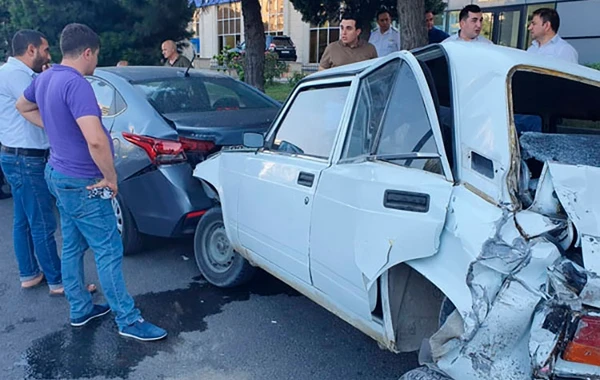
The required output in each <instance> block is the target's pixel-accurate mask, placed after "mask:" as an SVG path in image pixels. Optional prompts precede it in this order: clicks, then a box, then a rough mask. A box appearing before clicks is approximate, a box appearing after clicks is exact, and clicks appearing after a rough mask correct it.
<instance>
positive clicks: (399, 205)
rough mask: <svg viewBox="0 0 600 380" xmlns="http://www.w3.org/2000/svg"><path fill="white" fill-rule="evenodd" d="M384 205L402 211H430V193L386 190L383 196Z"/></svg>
mask: <svg viewBox="0 0 600 380" xmlns="http://www.w3.org/2000/svg"><path fill="white" fill-rule="evenodd" d="M383 207H385V208H391V209H394V210H402V211H411V212H428V211H429V194H422V193H413V192H410V191H399V190H386V191H385V194H384V196H383Z"/></svg>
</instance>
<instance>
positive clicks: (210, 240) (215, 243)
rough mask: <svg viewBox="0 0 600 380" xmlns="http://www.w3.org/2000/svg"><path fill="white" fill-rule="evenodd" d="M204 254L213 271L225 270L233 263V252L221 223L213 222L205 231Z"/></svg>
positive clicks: (221, 271)
mask: <svg viewBox="0 0 600 380" xmlns="http://www.w3.org/2000/svg"><path fill="white" fill-rule="evenodd" d="M205 236H206V240H205V245H204V255H205V257H206V259H207V262H208V263H209V264H210V266H211V267H212V269H213V270H214V271H215V272H219V273H223V272H226V271H227V270H228V269H229V268H230V267H231V264H232V263H233V258H234V257H235V252H234V251H233V248H232V247H231V244H229V239H228V238H227V234H226V233H225V226H224V225H223V223H215V224H214V225H213V226H212V227H211V228H210V229H209V230H208V232H207V233H206V235H205Z"/></svg>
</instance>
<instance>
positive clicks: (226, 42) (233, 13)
mask: <svg viewBox="0 0 600 380" xmlns="http://www.w3.org/2000/svg"><path fill="white" fill-rule="evenodd" d="M241 33H242V3H240V2H237V3H230V4H223V5H218V6H217V35H218V36H219V52H221V51H222V50H223V48H225V46H228V47H229V48H234V47H236V46H237V45H238V44H239V43H240V38H241Z"/></svg>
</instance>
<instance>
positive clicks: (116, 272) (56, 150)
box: [17, 24, 167, 341]
mask: <svg viewBox="0 0 600 380" xmlns="http://www.w3.org/2000/svg"><path fill="white" fill-rule="evenodd" d="M60 49H61V52H62V55H63V60H62V62H61V64H60V65H53V66H52V67H51V68H50V69H48V70H46V71H44V72H43V73H42V74H41V75H39V76H38V77H36V78H35V79H34V80H33V82H32V83H31V85H30V86H29V87H28V88H27V89H26V90H25V92H24V94H23V96H22V97H20V98H19V100H18V101H17V109H18V110H19V112H20V113H21V114H22V115H23V117H25V118H26V119H27V120H29V121H30V122H31V123H33V124H36V125H38V126H42V127H43V128H44V129H45V130H46V134H47V136H48V140H49V143H50V151H51V153H50V158H49V160H48V164H47V165H46V173H45V176H46V181H47V182H48V187H49V189H50V192H51V193H52V194H53V195H54V196H55V198H56V201H57V206H58V209H59V211H60V218H61V228H62V235H63V240H64V242H63V249H62V258H61V264H62V273H63V285H64V288H65V293H66V296H67V299H68V300H69V304H70V308H71V311H70V316H71V325H72V326H83V325H85V324H86V323H87V322H89V321H90V320H92V319H94V318H97V317H100V316H103V315H105V314H108V312H110V311H111V310H112V311H113V312H114V313H115V314H116V322H117V326H118V327H119V334H121V335H124V336H128V337H132V338H136V339H138V340H143V341H150V340H158V339H162V338H164V337H166V336H167V332H166V331H165V330H163V329H161V328H159V327H157V326H155V325H153V324H151V323H149V322H147V321H145V320H144V319H143V318H142V317H141V315H140V311H139V310H138V309H137V308H136V307H135V305H134V301H133V298H132V297H131V295H129V293H128V292H127V289H126V288H125V280H124V279H123V270H122V261H123V245H122V243H121V238H120V236H119V232H118V231H117V223H116V219H115V216H114V213H113V210H112V206H111V201H110V199H104V198H103V197H93V194H96V193H97V191H92V190H94V189H98V190H100V189H110V190H107V191H101V192H100V193H109V192H112V194H113V196H114V195H116V194H117V191H118V188H117V175H116V172H115V167H114V163H113V146H112V141H111V139H110V136H109V134H108V131H107V130H106V129H105V128H104V127H103V126H102V123H101V111H100V108H99V106H98V102H97V100H96V97H95V95H94V92H93V90H92V87H91V85H90V84H89V82H88V81H87V80H86V79H85V77H84V75H91V74H93V73H94V70H95V68H96V65H97V64H98V53H99V50H100V39H99V37H98V35H97V34H96V33H94V31H92V30H91V29H90V28H89V27H87V26H85V25H82V24H69V25H67V26H66V27H65V28H64V29H63V31H62V34H61V36H60ZM88 246H89V248H91V249H92V250H93V251H94V257H95V260H96V267H97V269H98V277H99V279H100V284H101V285H102V289H103V291H104V295H105V297H106V299H107V300H108V305H94V304H93V303H92V297H91V295H90V294H89V292H88V291H86V289H85V286H84V282H83V273H84V271H83V256H84V254H85V251H86V249H87V248H88Z"/></svg>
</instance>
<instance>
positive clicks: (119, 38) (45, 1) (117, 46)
mask: <svg viewBox="0 0 600 380" xmlns="http://www.w3.org/2000/svg"><path fill="white" fill-rule="evenodd" d="M2 2H4V3H5V4H6V7H5V8H4V7H2V8H0V9H8V12H9V15H10V22H9V24H10V27H11V28H12V30H18V29H23V28H30V29H36V30H39V31H40V32H42V33H44V34H45V35H46V36H47V37H48V42H49V43H50V46H51V53H52V58H53V61H54V62H56V61H60V50H59V45H58V43H59V38H60V32H61V31H62V29H63V28H64V27H65V25H67V24H68V23H71V22H79V23H83V24H86V25H88V26H89V27H91V28H92V29H93V30H94V31H95V32H96V33H98V35H99V36H100V39H101V41H102V48H101V49H100V57H99V64H100V65H101V66H103V65H106V66H112V65H114V64H116V62H118V61H119V60H121V59H126V60H128V61H130V62H131V63H133V64H149V65H152V64H156V63H159V62H160V58H161V56H160V44H161V42H162V41H164V40H166V39H173V40H175V41H177V40H181V39H185V38H188V37H190V35H191V34H190V33H189V32H188V31H187V26H188V23H189V21H190V20H191V18H192V15H193V12H194V8H193V5H191V4H190V2H189V1H188V0H170V1H164V0H70V1H65V0H0V5H1V3H2ZM0 17H1V13H0ZM0 22H1V19H0ZM0 42H1V41H0Z"/></svg>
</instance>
